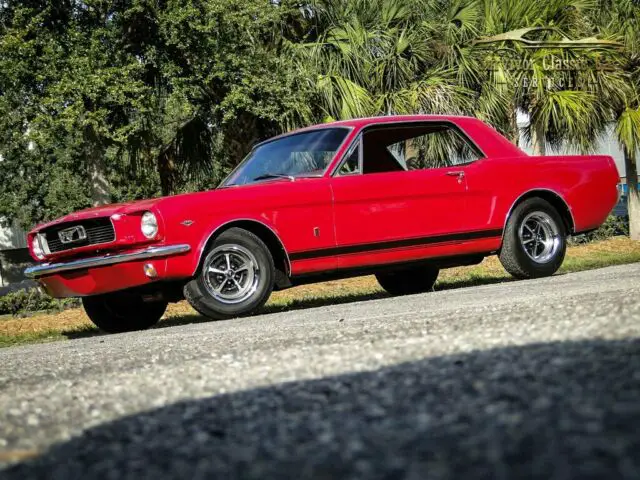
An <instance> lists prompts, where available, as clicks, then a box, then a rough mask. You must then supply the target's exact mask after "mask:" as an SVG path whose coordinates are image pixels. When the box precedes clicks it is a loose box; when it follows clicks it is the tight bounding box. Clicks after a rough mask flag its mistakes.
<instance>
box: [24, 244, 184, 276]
mask: <svg viewBox="0 0 640 480" xmlns="http://www.w3.org/2000/svg"><path fill="white" fill-rule="evenodd" d="M189 250H191V247H190V246H189V245H187V244H180V245H166V246H162V247H149V248H145V249H143V250H135V251H133V252H127V253H116V254H113V255H109V254H107V255H103V256H100V257H91V258H81V259H80V260H72V261H70V262H62V263H43V264H41V265H34V266H33V267H29V268H27V269H26V270H25V271H24V274H25V276H26V277H28V278H38V277H44V276H45V275H53V274H56V273H62V272H69V271H72V270H82V269H84V268H95V267H104V266H106V265H114V264H116V263H123V262H131V261H136V260H145V259H147V258H156V257H166V256H168V255H176V254H178V253H186V252H188V251H189Z"/></svg>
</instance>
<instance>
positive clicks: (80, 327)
mask: <svg viewBox="0 0 640 480" xmlns="http://www.w3.org/2000/svg"><path fill="white" fill-rule="evenodd" d="M634 262H640V242H634V241H632V240H629V239H628V238H626V237H616V238H611V239H609V240H604V241H601V242H594V243H589V244H585V245H576V246H571V247H569V249H568V251H567V257H566V259H565V262H564V264H563V265H562V268H561V269H560V272H562V273H568V272H577V271H581V270H589V269H593V268H599V267H605V266H609V265H621V264H625V263H634ZM510 280H511V277H509V275H508V274H507V273H506V272H505V271H504V270H503V268H502V266H501V265H500V262H499V261H498V259H497V257H489V258H487V259H485V260H484V261H483V262H482V263H481V264H479V265H476V266H472V267H460V268H451V269H447V270H443V271H442V272H440V277H439V279H438V282H437V284H436V287H435V289H436V290H446V289H452V288H461V287H468V286H474V285H484V284H490V283H497V282H505V281H510ZM386 296H387V294H386V293H385V292H384V291H383V290H382V289H381V288H380V287H379V286H378V284H377V282H376V280H375V278H374V277H373V276H366V277H358V278H351V279H346V280H337V281H333V282H325V283H318V284H313V285H305V286H301V287H296V288H292V289H289V290H284V291H282V292H275V293H274V294H273V295H272V296H271V299H270V300H269V302H268V303H267V305H266V306H265V308H264V310H263V311H264V312H265V313H274V312H281V311H285V310H294V309H301V308H310V307H318V306H323V305H334V304H339V303H349V302H355V301H363V300H370V299H375V298H383V297H386ZM202 321H207V319H205V318H204V317H201V316H200V315H198V314H197V313H196V312H195V311H194V310H193V309H192V308H191V307H190V306H189V305H188V304H187V303H186V302H180V303H177V304H172V305H169V308H168V309H167V313H166V314H165V316H164V318H163V319H162V320H161V321H160V323H158V325H157V326H156V327H155V328H164V327H171V326H175V325H182V324H187V323H196V322H202ZM99 334H100V333H99V332H98V330H97V329H96V328H95V327H94V326H93V324H92V323H91V322H90V321H89V319H88V318H87V317H86V315H85V314H84V311H83V310H82V309H79V308H77V309H71V310H65V311H62V312H59V313H52V314H35V315H32V316H29V317H26V318H17V317H11V316H6V315H5V316H2V317H0V347H8V346H13V345H21V344H26V343H39V342H51V341H57V340H66V339H73V338H79V337H85V336H93V335H99Z"/></svg>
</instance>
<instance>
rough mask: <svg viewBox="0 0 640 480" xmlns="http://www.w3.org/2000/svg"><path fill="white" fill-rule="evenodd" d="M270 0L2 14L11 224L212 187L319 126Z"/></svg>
mask: <svg viewBox="0 0 640 480" xmlns="http://www.w3.org/2000/svg"><path fill="white" fill-rule="evenodd" d="M301 15H302V13H301V11H300V10H299V9H297V8H294V7H292V6H289V5H288V4H287V2H279V3H273V2H270V1H268V0H263V1H259V2H255V1H250V0H229V1H221V0H182V1H171V2H157V1H153V0H121V1H117V2H111V1H105V0H85V1H83V2H81V1H76V0H66V1H56V2H42V1H28V2H17V1H12V0H8V1H6V2H4V3H3V4H2V10H1V11H0V25H1V26H2V30H1V31H0V68H1V69H2V71H3V73H4V75H3V76H2V78H0V130H1V131H2V134H1V135H2V136H1V137H0V142H1V143H0V155H2V160H3V161H2V162H1V163H0V175H3V176H4V177H5V178H6V179H8V181H7V188H6V189H3V190H2V191H1V192H0V215H1V216H4V217H6V218H16V217H19V218H20V220H21V222H22V223H23V224H24V225H30V224H32V223H34V222H36V221H39V220H43V219H47V218H51V217H54V216H58V215H59V214H61V213H67V212H69V211H71V210H75V209H78V208H79V207H84V206H89V205H90V204H99V203H104V202H107V201H109V200H123V199H130V198H136V197H142V196H149V195H154V194H157V193H158V192H160V191H162V193H164V194H169V193H176V192H179V191H182V190H185V189H198V188H210V187H211V186H213V185H215V184H216V183H217V181H219V180H220V178H221V177H222V176H223V175H224V174H225V173H226V172H228V170H229V169H230V168H232V167H233V166H235V165H236V164H237V162H238V161H239V160H240V159H241V158H242V157H243V156H244V155H245V154H246V153H247V151H248V149H249V148H250V147H251V145H252V143H253V142H255V141H257V140H259V139H263V138H265V137H267V136H270V135H272V134H275V133H280V132H281V131H283V130H284V129H287V128H291V127H292V126H294V125H297V124H300V123H302V122H306V121H308V120H307V119H308V118H309V115H310V113H309V112H310V111H311V110H310V107H309V102H308V101H307V100H306V91H307V90H306V89H305V87H304V85H301V84H300V81H299V78H300V76H299V75H298V71H297V70H296V66H295V65H294V64H293V62H292V61H291V60H290V59H289V58H288V57H287V56H286V55H285V54H284V53H283V51H282V41H283V38H285V37H287V36H292V35H296V31H295V30H296V22H297V21H298V20H297V19H296V18H297V17H299V16H301Z"/></svg>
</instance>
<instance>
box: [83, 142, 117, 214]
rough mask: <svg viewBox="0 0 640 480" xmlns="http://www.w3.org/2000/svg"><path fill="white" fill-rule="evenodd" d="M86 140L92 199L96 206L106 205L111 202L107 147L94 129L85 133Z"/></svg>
mask: <svg viewBox="0 0 640 480" xmlns="http://www.w3.org/2000/svg"><path fill="white" fill-rule="evenodd" d="M85 142H86V150H85V151H86V155H87V166H88V171H89V181H90V188H91V200H92V202H93V206H94V207H96V206H98V205H105V204H107V203H109V202H111V194H110V192H109V181H108V180H107V174H106V171H105V164H104V155H105V149H104V148H103V146H102V144H101V142H100V140H99V139H98V138H97V136H96V135H94V134H93V132H92V131H87V132H86V133H85Z"/></svg>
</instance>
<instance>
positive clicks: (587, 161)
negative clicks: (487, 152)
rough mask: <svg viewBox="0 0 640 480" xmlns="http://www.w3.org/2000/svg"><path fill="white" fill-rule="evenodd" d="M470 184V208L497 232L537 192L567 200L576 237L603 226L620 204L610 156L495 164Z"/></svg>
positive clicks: (474, 172) (486, 163)
mask: <svg viewBox="0 0 640 480" xmlns="http://www.w3.org/2000/svg"><path fill="white" fill-rule="evenodd" d="M467 179H468V189H469V205H470V206H471V207H470V208H473V209H475V210H476V213H478V212H477V210H480V211H481V212H480V213H479V214H478V215H477V218H480V219H486V221H487V226H489V227H491V228H501V227H504V224H505V223H506V220H507V216H508V214H509V212H510V211H511V209H512V207H513V206H514V205H515V204H516V203H517V201H518V200H519V199H520V198H521V197H522V196H524V195H527V194H530V193H531V192H534V191H537V190H540V191H549V192H552V193H555V194H556V195H557V196H559V197H560V198H562V199H563V200H564V202H565V203H566V204H567V206H568V207H569V210H570V213H571V216H572V218H573V223H574V233H579V232H583V231H587V230H591V229H593V228H597V227H598V226H600V225H601V224H602V222H604V220H605V219H606V218H607V215H608V214H609V213H610V212H611V210H612V209H613V207H614V205H615V204H616V201H617V198H618V193H617V183H618V181H619V176H618V172H617V169H616V167H615V164H614V162H613V159H612V158H611V157H608V156H604V155H591V156H578V155H574V156H545V157H534V156H519V157H512V158H489V159H484V160H481V161H478V162H476V164H473V165H471V166H470V168H469V170H468V176H467Z"/></svg>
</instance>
